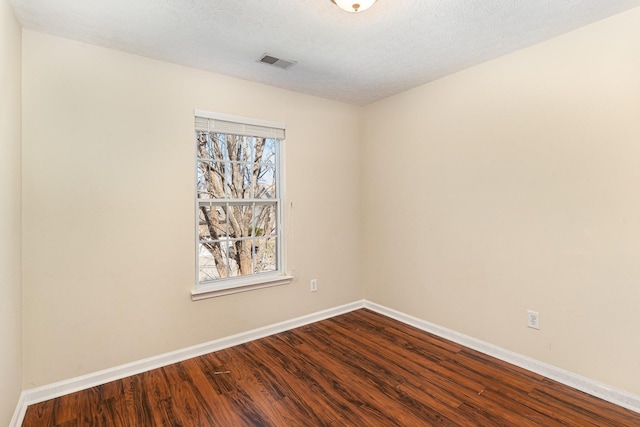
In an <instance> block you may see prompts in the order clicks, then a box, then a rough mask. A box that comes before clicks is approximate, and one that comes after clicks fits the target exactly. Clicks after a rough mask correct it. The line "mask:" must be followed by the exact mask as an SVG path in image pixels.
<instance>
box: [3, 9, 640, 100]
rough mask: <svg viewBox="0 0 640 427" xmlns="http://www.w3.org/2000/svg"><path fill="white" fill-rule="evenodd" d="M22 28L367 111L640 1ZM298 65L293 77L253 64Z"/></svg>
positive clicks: (168, 16) (44, 20)
mask: <svg viewBox="0 0 640 427" xmlns="http://www.w3.org/2000/svg"><path fill="white" fill-rule="evenodd" d="M12 3H13V5H14V8H15V11H16V14H17V16H18V19H19V20H20V22H21V24H22V25H23V27H24V28H27V29H31V30H35V31H40V32H44V33H49V34H53V35H57V36H62V37H66V38H70V39H75V40H79V41H83V42H87V43H92V44H96V45H99V46H105V47H110V48H114V49H118V50H122V51H125V52H131V53H135V54H139V55H143V56H148V57H152V58H157V59H161V60H165V61H169V62H174V63H178V64H183V65H187V66H191V67H196V68H201V69H205V70H210V71H214V72H217V73H221V74H226V75H229V76H234V77H238V78H241V79H245V80H252V81H256V82H261V83H266V84H269V85H273V86H277V87H281V88H286V89H290V90H294V91H297V92H303V93H308V94H312V95H317V96H321V97H325V98H330V99H335V100H339V101H343V102H346V103H350V104H355V105H366V104H369V103H371V102H374V101H377V100H380V99H382V98H385V97H387V96H390V95H393V94H396V93H398V92H401V91H404V90H407V89H410V88H412V87H415V86H418V85H421V84H424V83H427V82H429V81H432V80H435V79H437V78H439V77H442V76H445V75H447V74H451V73H454V72H456V71H459V70H462V69H464V68H468V67H470V66H472V65H475V64H478V63H480V62H483V61H486V60H488V59H491V58H495V57H497V56H500V55H504V54H506V53H509V52H512V51H514V50H517V49H521V48H523V47H526V46H530V45H532V44H535V43H538V42H540V41H543V40H546V39H549V38H551V37H554V36H557V35H559V34H562V33H565V32H568V31H571V30H573V29H575V28H578V27H580V26H583V25H586V24H589V23H591V22H595V21H598V20H601V19H604V18H606V17H608V16H611V15H614V14H616V13H620V12H623V11H625V10H627V9H630V8H633V7H636V6H640V0H378V2H377V3H376V4H375V5H374V6H373V7H371V9H369V10H367V11H365V12H362V13H357V14H354V13H347V12H343V11H342V10H340V9H338V8H337V7H336V6H335V5H334V4H333V3H331V1H330V0H12ZM639 25H640V23H639ZM264 53H269V54H271V55H273V56H276V57H280V58H283V59H288V60H293V61H297V64H296V65H295V66H293V67H291V68H289V69H288V70H283V69H280V68H276V67H270V66H267V65H265V64H262V63H258V62H256V60H257V59H258V58H259V57H260V56H261V55H262V54H264Z"/></svg>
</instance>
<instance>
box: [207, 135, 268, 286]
mask: <svg viewBox="0 0 640 427" xmlns="http://www.w3.org/2000/svg"><path fill="white" fill-rule="evenodd" d="M279 142H280V141H279V140H278V139H276V138H265V137H256V136H246V135H235V134H231V133H218V132H215V131H203V130H196V144H197V157H198V159H197V163H198V165H197V183H196V189H197V209H198V213H197V228H198V257H199V259H198V270H199V271H198V273H199V278H198V280H199V282H200V283H206V282H212V281H216V280H220V279H227V278H233V277H241V276H248V275H256V274H261V273H266V272H274V271H277V270H278V269H279V260H278V246H279V244H280V242H279V239H280V237H279V232H278V231H279V230H278V209H279V189H278V184H279V183H278V179H277V177H278V148H279V147H278V143H279Z"/></svg>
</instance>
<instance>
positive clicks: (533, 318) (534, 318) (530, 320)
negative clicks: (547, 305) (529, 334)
mask: <svg viewBox="0 0 640 427" xmlns="http://www.w3.org/2000/svg"><path fill="white" fill-rule="evenodd" d="M527 326H528V327H530V328H533V329H540V313H538V312H537V311H533V310H527Z"/></svg>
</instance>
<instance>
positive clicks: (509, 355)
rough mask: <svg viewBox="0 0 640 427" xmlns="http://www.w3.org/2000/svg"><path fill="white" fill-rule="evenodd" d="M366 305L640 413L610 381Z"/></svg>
mask: <svg viewBox="0 0 640 427" xmlns="http://www.w3.org/2000/svg"><path fill="white" fill-rule="evenodd" d="M364 306H365V308H368V309H369V310H372V311H375V312H376V313H380V314H382V315H384V316H387V317H391V318H392V319H396V320H399V321H400V322H402V323H406V324H407V325H411V326H414V327H416V328H418V329H421V330H423V331H426V332H429V333H432V334H434V335H437V336H439V337H441V338H445V339H447V340H449V341H453V342H455V343H458V344H461V345H463V346H465V347H468V348H471V349H474V350H477V351H479V352H481V353H484V354H487V355H489V356H492V357H495V358H497V359H500V360H502V361H505V362H507V363H511V364H512V365H516V366H519V367H521V368H524V369H526V370H528V371H531V372H535V373H536V374H540V375H543V376H545V377H547V378H550V379H552V380H555V381H558V382H559V383H562V384H564V385H567V386H569V387H572V388H575V389H577V390H580V391H583V392H585V393H587V394H590V395H592V396H596V397H599V398H600V399H603V400H606V401H608V402H611V403H614V404H616V405H619V406H622V407H624V408H627V409H631V410H632V411H635V412H638V413H640V396H638V395H635V394H631V393H629V392H626V391H624V390H620V389H617V388H614V387H610V386H608V385H605V384H602V383H599V382H597V381H595V380H592V379H590V378H586V377H583V376H581V375H578V374H575V373H573V372H569V371H566V370H564V369H561V368H558V367H556V366H553V365H549V364H547V363H544V362H540V361H538V360H535V359H532V358H530V357H527V356H524V355H522V354H519V353H515V352H513V351H510V350H507V349H504V348H502V347H498V346H497V345H493V344H490V343H488V342H485V341H482V340H479V339H477V338H473V337H470V336H468V335H464V334H461V333H459V332H456V331H453V330H451V329H447V328H445V327H442V326H439V325H436V324H434V323H431V322H427V321H426V320H422V319H418V318H417V317H413V316H410V315H408V314H404V313H401V312H399V311H396V310H393V309H391V308H388V307H385V306H383V305H380V304H376V303H374V302H371V301H366V300H365V303H364Z"/></svg>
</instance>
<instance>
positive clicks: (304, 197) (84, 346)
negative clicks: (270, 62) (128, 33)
mask: <svg viewBox="0 0 640 427" xmlns="http://www.w3.org/2000/svg"><path fill="white" fill-rule="evenodd" d="M23 38H24V49H23V79H24V87H25V89H24V96H23V104H24V113H23V119H24V142H23V143H24V165H23V167H24V194H23V197H24V230H25V232H24V242H23V243H24V278H23V280H24V303H25V308H24V380H23V385H24V387H25V388H32V387H34V386H40V385H44V384H48V383H51V382H54V381H59V380H64V379H67V378H71V377H75V376H78V375H81V374H86V373H90V372H94V371H97V370H100V369H105V368H110V367H113V366H116V365H119V364H123V363H127V362H131V361H136V360H139V359H141V358H145V357H148V356H153V355H157V354H160V353H163V352H167V351H171V350H176V349H180V348H183V347H186V346H190V345H194V344H199V343H203V342H206V341H209V340H213V339H216V338H220V337H224V336H228V335H231V334H234V333H238V332H243V331H247V330H250V329H253V328H257V327H260V326H264V325H269V324H272V323H275V322H279V321H283V320H288V319H292V318H295V317H297V316H301V315H304V314H308V313H312V312H316V311H319V310H322V309H326V308H330V307H335V306H338V305H342V304H345V303H349V302H352V301H355V300H358V299H361V298H362V294H363V292H364V291H363V289H362V287H361V285H360V283H361V280H360V277H359V269H358V268H357V265H358V261H359V260H358V253H359V251H358V241H359V234H358V224H359V222H360V211H359V206H360V204H359V199H358V195H359V193H360V191H359V186H360V183H359V177H360V173H359V170H358V167H357V164H358V138H359V129H360V127H359V126H360V119H361V109H360V108H356V107H352V106H347V105H344V104H339V103H336V102H330V101H326V100H322V99H318V98H314V97H310V96H306V95H301V94H296V93H293V92H288V91H284V90H281V89H276V88H272V87H267V86H262V85H259V84H254V83H250V82H246V81H241V80H236V79H232V78H228V77H223V76H219V75H215V74H211V73H207V72H203V71H197V70H194V69H189V68H185V67H180V66H176V65H171V64H167V63H163V62H159V61H154V60H150V59H146V58H141V57H137V56H133V55H128V54H125V53H120V52H116V51H112V50H108V49H103V48H98V47H94V46H90V45H86V44H81V43H77V42H72V41H68V40H64V39H60V38H55V37H51V36H46V35H42V34H38V33H34V32H30V31H25V32H24V34H23ZM196 108H198V109H204V110H209V111H214V112H219V113H225V114H235V115H242V116H247V117H253V118H259V119H266V120H275V121H280V122H285V123H286V124H287V126H288V131H287V142H286V174H287V188H286V196H287V206H290V205H291V204H293V208H288V209H287V215H288V217H289V220H290V227H289V229H288V232H287V243H288V245H289V257H288V262H289V267H290V270H291V271H292V272H294V274H295V276H296V278H297V280H296V281H295V282H294V283H292V284H290V285H287V286H280V287H275V288H269V289H263V290H258V291H251V292H246V293H242V294H236V295H231V296H225V297H219V298H214V299H208V300H204V301H198V302H192V301H191V300H190V294H189V292H190V290H191V289H192V286H193V282H194V248H193V245H194V226H193V221H194V219H193V182H192V180H193V176H194V171H193V167H194V166H193V165H194V161H193V155H194V147H193V113H194V109H196ZM354 266H355V267H354ZM312 278H317V279H318V280H319V291H318V292H316V293H310V292H309V280H310V279H312Z"/></svg>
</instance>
